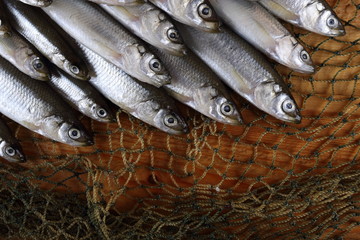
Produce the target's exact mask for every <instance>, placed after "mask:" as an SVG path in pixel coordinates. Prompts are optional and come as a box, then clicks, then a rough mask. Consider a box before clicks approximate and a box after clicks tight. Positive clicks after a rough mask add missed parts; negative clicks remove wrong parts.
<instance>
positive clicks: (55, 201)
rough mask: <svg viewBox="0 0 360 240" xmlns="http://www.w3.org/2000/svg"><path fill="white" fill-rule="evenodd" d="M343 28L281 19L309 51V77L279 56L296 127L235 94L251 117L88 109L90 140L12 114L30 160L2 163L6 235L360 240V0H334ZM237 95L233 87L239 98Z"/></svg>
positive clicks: (0, 206) (0, 223) (0, 200)
mask: <svg viewBox="0 0 360 240" xmlns="http://www.w3.org/2000/svg"><path fill="white" fill-rule="evenodd" d="M329 4H330V5H331V6H332V7H334V9H335V11H336V12H337V14H338V15H339V17H340V18H341V19H342V20H343V22H344V23H345V25H346V31H347V35H346V36H344V37H338V38H327V37H321V36H319V35H317V34H313V33H309V32H307V31H304V30H300V29H297V28H295V27H292V26H290V25H286V26H287V27H288V28H289V29H290V30H291V31H292V32H294V34H295V35H296V37H297V38H298V39H299V40H300V41H301V42H302V43H303V45H304V46H306V48H307V49H308V50H309V51H310V52H311V53H312V54H311V55H312V58H313V60H314V62H315V63H316V65H317V67H318V68H317V73H316V74H314V75H312V76H308V75H302V74H299V73H295V72H292V71H290V70H288V69H286V68H285V67H281V66H279V65H276V68H277V70H278V71H279V72H280V73H281V74H282V75H283V77H284V78H285V79H286V81H287V82H288V84H289V85H290V87H291V89H292V92H293V95H294V97H295V99H296V101H297V103H298V104H299V106H300V108H301V112H302V115H303V121H302V123H301V124H300V125H296V124H288V123H284V122H281V121H278V120H276V119H274V118H272V117H269V116H267V115H265V114H263V113H262V112H260V111H259V110H257V109H256V108H255V107H253V106H252V105H249V104H247V103H245V102H244V101H243V100H240V99H239V98H238V97H236V99H237V101H238V102H239V104H240V106H241V112H242V115H243V116H244V119H245V121H246V124H245V125H243V126H236V127H233V126H227V125H223V124H218V123H214V122H213V121H211V120H209V119H207V118H204V117H202V116H201V115H200V114H198V113H195V112H194V111H192V110H190V109H189V108H186V107H184V106H181V109H182V112H183V114H184V116H187V122H188V123H189V125H190V128H191V132H190V134H188V135H183V136H170V135H167V134H165V133H163V132H160V131H159V130H156V129H154V128H152V127H149V126H148V125H147V124H144V123H142V122H140V121H138V120H136V119H134V118H132V117H129V116H128V115H127V114H125V113H120V112H119V113H118V114H117V123H112V124H103V123H96V122H93V121H91V120H89V119H87V118H83V119H82V121H83V123H84V124H85V125H86V126H87V127H88V128H89V129H91V130H92V131H93V132H94V133H95V145H94V146H93V147H87V148H74V147H69V146H65V145H64V144H58V143H55V142H53V141H51V140H48V139H45V138H43V137H40V136H39V135H36V134H33V133H30V132H29V131H27V130H25V129H24V128H21V127H19V126H17V125H15V124H14V123H10V126H11V127H12V128H13V129H16V135H17V137H18V138H19V139H21V140H22V145H23V146H24V148H25V149H24V150H25V153H26V154H27V156H28V162H27V163H25V164H9V163H6V162H5V161H3V162H1V170H0V178H1V181H0V182H1V184H0V212H1V214H0V232H1V236H3V237H4V238H10V239H195V238H196V239H236V238H239V239H359V236H358V235H357V233H358V232H359V231H360V227H359V225H360V211H359V210H360V209H359V207H360V194H359V189H360V171H359V158H360V156H359V155H360V133H359V132H360V100H359V98H358V97H359V95H360V86H358V85H359V84H360V82H359V80H360V76H359V73H360V43H359V41H360V16H359V14H360V1H358V0H357V1H355V0H354V1H350V0H341V1H340V0H338V1H329ZM234 96H235V95H234Z"/></svg>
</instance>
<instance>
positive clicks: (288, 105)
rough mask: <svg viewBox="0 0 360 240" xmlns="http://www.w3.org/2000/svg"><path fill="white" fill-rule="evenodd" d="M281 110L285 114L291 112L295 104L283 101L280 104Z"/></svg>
mask: <svg viewBox="0 0 360 240" xmlns="http://www.w3.org/2000/svg"><path fill="white" fill-rule="evenodd" d="M282 109H283V111H284V112H286V113H290V112H293V111H294V110H295V104H294V102H293V101H291V100H285V101H284V102H283V104H282Z"/></svg>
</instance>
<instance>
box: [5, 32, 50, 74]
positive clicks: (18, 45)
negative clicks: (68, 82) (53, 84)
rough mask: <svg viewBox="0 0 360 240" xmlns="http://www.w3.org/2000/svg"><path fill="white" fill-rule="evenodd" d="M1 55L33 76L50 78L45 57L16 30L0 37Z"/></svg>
mask: <svg viewBox="0 0 360 240" xmlns="http://www.w3.org/2000/svg"><path fill="white" fill-rule="evenodd" d="M0 55H1V56H2V57H3V58H5V59H6V60H7V61H9V62H10V63H11V64H13V65H14V66H15V67H16V68H17V69H19V70H20V71H22V72H23V73H25V74H26V75H28V76H30V77H31V78H33V79H37V80H42V81H46V80H49V70H48V68H47V67H46V65H45V62H44V57H43V56H42V55H41V54H40V53H39V52H38V51H37V50H36V49H35V48H34V46H32V45H31V44H30V43H29V42H28V41H27V40H26V39H24V38H23V37H22V36H21V35H20V34H18V33H17V32H16V31H11V32H9V34H7V35H6V36H3V37H0Z"/></svg>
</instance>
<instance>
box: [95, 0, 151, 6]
mask: <svg viewBox="0 0 360 240" xmlns="http://www.w3.org/2000/svg"><path fill="white" fill-rule="evenodd" d="M88 1H90V2H94V3H98V4H107V5H114V6H134V5H137V4H142V3H144V1H142V0H88Z"/></svg>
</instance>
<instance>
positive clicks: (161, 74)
mask: <svg viewBox="0 0 360 240" xmlns="http://www.w3.org/2000/svg"><path fill="white" fill-rule="evenodd" d="M137 50H138V58H140V69H141V71H142V72H143V73H144V74H145V75H147V76H148V77H150V78H151V79H153V80H156V82H157V84H158V86H157V87H160V86H162V85H164V84H168V83H170V79H171V77H170V74H169V72H168V71H167V70H166V68H165V66H164V64H163V63H162V62H161V61H160V59H159V58H158V57H156V56H155V55H154V54H152V53H150V52H147V51H146V50H145V47H144V46H141V45H139V46H137ZM134 57H135V56H134ZM135 58H136V57H135ZM135 62H138V61H136V60H135V61H134V62H133V63H132V64H134V63H135Z"/></svg>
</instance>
